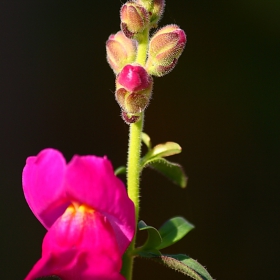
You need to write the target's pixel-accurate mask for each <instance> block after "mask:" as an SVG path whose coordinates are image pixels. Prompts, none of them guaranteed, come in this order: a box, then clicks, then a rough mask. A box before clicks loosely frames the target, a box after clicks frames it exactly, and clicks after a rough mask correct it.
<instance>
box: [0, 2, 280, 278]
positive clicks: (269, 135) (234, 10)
mask: <svg viewBox="0 0 280 280" xmlns="http://www.w3.org/2000/svg"><path fill="white" fill-rule="evenodd" d="M120 6H121V3H120V1H117V0H110V1H108V0H107V1H105V0H102V1H50V0H48V1H46V0H44V1H12V0H11V1H0V21H1V22H0V26H1V27H0V30H1V31H0V44H1V45H0V47H1V49H0V59H1V61H0V67H1V75H0V81H1V87H0V131H1V138H0V139H1V140H0V141H1V142H0V144H1V145H0V149H1V154H0V157H1V160H0V164H1V166H0V171H1V174H0V190H1V203H0V215H1V220H0V221H1V247H0V248H1V264H0V276H1V277H0V278H1V279H23V278H24V276H25V275H26V274H27V273H28V271H29V270H30V269H31V267H32V266H33V264H34V263H35V262H36V261H37V260H38V259H39V257H40V253H41V241H42V239H43V237H44V234H45V229H44V228H43V226H42V225H41V224H40V223H39V222H38V221H37V220H36V218H35V217H34V216H33V214H32V212H31V211H30V210H29V207H28V205H27V204H26V202H25V199H24V196H23V193H22V188H21V172H22V168H23V166H24V164H25V159H26V158H27V157H28V156H30V155H36V154H37V153H38V152H39V151H40V150H41V149H43V148H46V147H54V148H57V149H59V150H60V151H62V152H63V154H64V155H65V156H66V158H67V159H68V160H70V159H71V157H72V156H73V155H74V154H96V155H100V156H103V155H107V156H108V157H109V158H110V159H111V160H112V162H113V165H114V167H118V166H120V165H123V164H125V162H126V155H127V151H126V149H127V134H128V126H127V125H126V124H124V123H123V121H122V120H121V118H120V110H119V107H118V105H117V103H116V102H115V100H114V94H113V92H114V75H113V72H112V71H111V69H110V68H109V66H108V65H107V62H106V58H105V42H106V40H107V38H108V36H109V35H110V34H111V33H115V32H117V31H118V30H119V9H120ZM279 15H280V2H279V1H277V0H275V1H269V0H266V1H260V0H247V1H241V0H235V1H233V0H229V1H214V0H213V1H209V0H172V1H171V0H169V1H168V0H167V6H166V12H165V15H164V18H163V20H162V21H161V23H160V26H163V25H164V24H168V23H177V24H179V25H180V27H181V28H182V29H184V30H185V31H186V33H187V35H188V43H187V46H186V49H185V51H184V53H183V55H182V56H181V58H180V60H179V64H178V65H177V67H176V68H175V70H174V71H173V72H171V73H170V74H168V75H167V76H165V77H163V78H157V79H155V86H154V95H153V100H152V102H151V104H150V106H149V108H148V109H147V112H146V119H145V120H146V122H145V131H146V132H147V133H148V134H150V136H151V138H152V140H153V143H154V144H157V143H159V142H164V141H176V142H178V143H179V144H180V145H181V146H182V147H183V153H182V154H181V155H179V156H174V157H173V158H172V160H173V161H178V162H180V163H182V164H183V166H184V168H185V170H186V173H187V174H188V176H189V184H188V187H187V189H185V190H182V189H180V188H179V187H177V186H174V185H172V184H171V183H170V182H168V181H166V180H165V179H164V178H163V177H161V176H160V175H159V174H157V173H154V172H152V171H150V170H145V172H144V174H143V177H142V191H141V196H142V201H141V204H142V209H141V217H140V218H141V219H143V220H145V222H146V223H148V224H150V225H153V226H155V227H159V226H160V225H161V224H162V223H163V222H164V221H165V220H166V219H168V218H170V217H172V216H175V215H182V216H184V217H186V218H187V219H188V220H189V221H191V222H192V223H194V224H195V225H196V229H195V230H193V231H192V232H191V233H189V235H187V236H186V237H185V239H184V240H182V241H180V242H179V243H177V244H176V245H174V246H173V247H171V248H169V249H167V250H165V252H166V253H186V254H188V255H190V256H191V257H193V258H195V259H197V260H199V262H201V263H202V264H203V265H205V266H206V267H207V268H208V270H209V272H210V273H211V274H212V276H213V277H214V278H215V279H218V280H222V279H224V280H225V279H226V280H237V279H238V280H243V279H246V280H247V279H255V280H257V279H279V274H280V269H279V268H280V266H279V249H280V246H279V234H280V230H279V213H280V212H279V210H280V209H279V189H280V184H279V181H280V180H279V179H280V178H279V177H280V175H279V174H280V172H279V155H280V153H279V152H280V150H279V140H280V139H279V138H280V133H279V121H280V114H279V105H280V102H279V101H280V100H279V88H280V87H279V80H280V79H279V76H280V67H279V65H280V64H279V62H280V61H279V60H280V58H279V49H280V48H279V47H280V36H279V35H280V32H279V31H280V20H279ZM277 275H278V276H277ZM134 279H186V277H184V276H182V275H179V274H178V273H175V272H173V271H169V270H168V269H167V268H164V267H161V266H160V265H158V264H154V263H150V262H149V261H146V260H137V261H136V266H135V278H134Z"/></svg>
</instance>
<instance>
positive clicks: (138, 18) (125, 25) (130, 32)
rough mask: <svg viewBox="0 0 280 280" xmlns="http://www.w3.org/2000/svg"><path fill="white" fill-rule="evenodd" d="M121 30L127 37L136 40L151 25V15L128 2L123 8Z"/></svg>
mask: <svg viewBox="0 0 280 280" xmlns="http://www.w3.org/2000/svg"><path fill="white" fill-rule="evenodd" d="M120 14H121V29H122V31H123V33H124V34H125V36H127V37H128V38H134V37H135V36H137V34H138V33H141V32H142V31H143V30H144V29H145V28H146V27H147V26H148V25H149V13H148V11H147V10H146V9H145V8H144V7H143V6H142V5H139V4H137V3H135V2H132V1H130V2H127V3H126V4H124V5H123V6H122V8H121V12H120Z"/></svg>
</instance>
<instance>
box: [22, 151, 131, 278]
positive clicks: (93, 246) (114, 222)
mask: <svg viewBox="0 0 280 280" xmlns="http://www.w3.org/2000/svg"><path fill="white" fill-rule="evenodd" d="M23 191H24V195H25V198H26V200H27V203H28V204H29V207H30V208H31V210H32V212H33V213H34V215H35V216H36V217H37V218H38V220H39V221H40V222H41V223H42V224H43V225H44V226H45V227H46V229H47V230H48V232H47V234H46V236H45V237H44V240H43V245H42V257H41V259H40V260H39V261H38V262H37V263H36V264H35V265H34V267H33V268H32V270H31V271H30V272H29V274H28V275H27V277H26V278H25V280H34V279H36V278H37V277H43V276H50V275H56V276H59V277H60V278H62V279H63V280H77V279H80V280H92V279H98V280H105V279H118V280H119V279H120V280H123V279H124V277H123V276H122V275H121V274H120V269H121V265H122V262H121V258H122V255H123V253H124V252H125V250H126V248H127V247H128V245H129V243H130V242H131V240H132V238H133V235H134V231H135V215H134V205H133V202H132V201H131V200H130V199H129V198H128V196H127V193H126V189H125V186H124V184H123V183H122V182H121V180H119V179H118V178H117V177H116V176H115V175H114V171H113V168H112V165H111V163H110V161H109V160H108V159H107V158H106V157H104V158H100V157H96V156H74V157H73V159H72V160H71V161H70V163H69V164H66V162H65V159H64V158H63V156H62V154H61V153H60V152H59V151H57V150H53V149H45V150H43V151H41V152H40V153H39V154H38V155H37V156H34V157H29V158H28V159H27V161H26V165H25V167H24V170H23Z"/></svg>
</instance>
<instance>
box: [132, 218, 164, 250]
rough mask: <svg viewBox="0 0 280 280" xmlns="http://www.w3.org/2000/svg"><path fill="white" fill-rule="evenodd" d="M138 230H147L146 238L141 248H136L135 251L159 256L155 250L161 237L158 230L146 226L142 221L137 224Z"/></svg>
mask: <svg viewBox="0 0 280 280" xmlns="http://www.w3.org/2000/svg"><path fill="white" fill-rule="evenodd" d="M138 228H139V230H147V232H148V238H147V240H146V242H145V244H144V245H143V246H141V247H140V248H137V251H139V252H142V254H141V255H143V253H145V252H147V253H154V254H156V255H160V252H159V251H158V250H157V247H158V246H159V245H160V243H161V237H160V234H159V232H158V230H157V229H156V228H154V227H152V226H148V225H147V224H146V223H145V222H144V221H140V222H139V223H138Z"/></svg>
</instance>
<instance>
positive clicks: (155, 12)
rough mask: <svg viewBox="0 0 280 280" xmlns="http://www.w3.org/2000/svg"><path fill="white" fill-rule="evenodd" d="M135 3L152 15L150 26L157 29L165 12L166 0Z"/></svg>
mask: <svg viewBox="0 0 280 280" xmlns="http://www.w3.org/2000/svg"><path fill="white" fill-rule="evenodd" d="M135 2H136V3H137V4H140V5H142V6H143V7H144V8H145V9H146V10H147V11H148V12H149V13H150V25H151V27H156V26H157V23H158V22H159V20H160V18H161V16H162V14H163V11H164V6H165V0H136V1H135Z"/></svg>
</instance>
